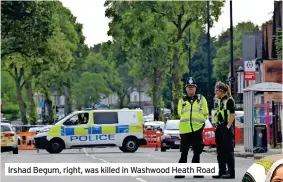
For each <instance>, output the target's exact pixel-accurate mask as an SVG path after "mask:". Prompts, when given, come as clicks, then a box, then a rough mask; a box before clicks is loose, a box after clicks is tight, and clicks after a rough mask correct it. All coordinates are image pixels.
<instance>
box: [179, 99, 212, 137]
mask: <svg viewBox="0 0 283 182" xmlns="http://www.w3.org/2000/svg"><path fill="white" fill-rule="evenodd" d="M197 96H198V99H197V100H195V101H194V103H193V104H191V103H190V102H189V101H184V100H183V98H181V99H179V103H178V114H179V116H180V124H179V131H180V134H184V133H191V132H194V131H197V130H199V129H201V128H202V127H203V125H204V124H205V120H206V119H207V115H208V107H207V101H206V99H205V98H204V96H202V95H200V94H198V95H197Z"/></svg>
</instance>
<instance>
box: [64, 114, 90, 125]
mask: <svg viewBox="0 0 283 182" xmlns="http://www.w3.org/2000/svg"><path fill="white" fill-rule="evenodd" d="M88 122H89V115H88V113H80V114H75V115H73V116H72V117H71V118H69V119H67V120H66V121H65V122H64V123H63V125H66V126H70V125H71V126H77V125H81V124H88Z"/></svg>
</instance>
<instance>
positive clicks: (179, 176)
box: [174, 175, 185, 178]
mask: <svg viewBox="0 0 283 182" xmlns="http://www.w3.org/2000/svg"><path fill="white" fill-rule="evenodd" d="M174 178H185V176H183V175H177V176H174Z"/></svg>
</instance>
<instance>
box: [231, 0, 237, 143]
mask: <svg viewBox="0 0 283 182" xmlns="http://www.w3.org/2000/svg"><path fill="white" fill-rule="evenodd" d="M233 61H234V54H233V3H232V0H230V78H229V81H230V88H231V95H232V97H233V96H234V80H235V79H234V63H233ZM233 128H234V133H235V122H233ZM234 141H236V137H235V135H234ZM234 147H235V142H234Z"/></svg>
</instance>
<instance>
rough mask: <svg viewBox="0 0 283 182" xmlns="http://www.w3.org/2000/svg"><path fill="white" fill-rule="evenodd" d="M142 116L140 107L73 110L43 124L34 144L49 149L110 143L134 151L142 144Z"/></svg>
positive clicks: (143, 141) (96, 145) (97, 145)
mask: <svg viewBox="0 0 283 182" xmlns="http://www.w3.org/2000/svg"><path fill="white" fill-rule="evenodd" d="M142 117H143V113H142V110H88V111H75V112H73V113H71V114H69V115H67V116H66V117H64V118H62V119H61V120H59V121H58V122H57V123H56V124H54V125H52V126H46V127H43V128H42V129H41V130H40V131H39V132H38V133H37V134H36V135H35V137H34V140H35V143H34V146H35V147H36V148H38V149H45V150H47V151H48V152H49V153H60V152H62V150H64V149H71V148H86V147H89V148H93V147H111V146H118V147H119V149H120V150H121V151H123V152H135V151H136V150H137V149H138V147H139V146H140V145H146V139H145V138H144V135H143V118H142Z"/></svg>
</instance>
